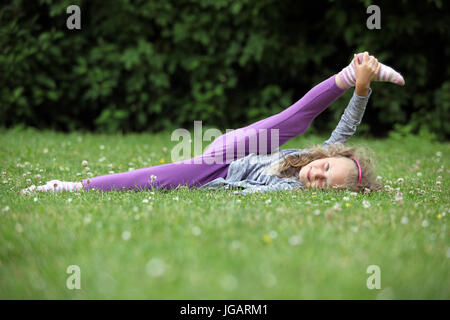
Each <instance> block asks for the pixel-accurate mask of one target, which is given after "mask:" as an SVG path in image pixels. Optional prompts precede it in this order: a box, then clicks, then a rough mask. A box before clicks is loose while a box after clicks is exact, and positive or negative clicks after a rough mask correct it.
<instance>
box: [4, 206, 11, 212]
mask: <svg viewBox="0 0 450 320" xmlns="http://www.w3.org/2000/svg"><path fill="white" fill-rule="evenodd" d="M9 209H10V208H9V206H5V207H4V208H3V209H2V211H3V212H7V211H9Z"/></svg>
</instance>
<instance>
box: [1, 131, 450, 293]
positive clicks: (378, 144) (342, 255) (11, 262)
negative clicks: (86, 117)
mask: <svg viewBox="0 0 450 320" xmlns="http://www.w3.org/2000/svg"><path fill="white" fill-rule="evenodd" d="M322 140H323V138H319V137H314V136H308V137H298V138H296V139H293V140H291V141H289V143H287V144H286V145H284V146H282V148H301V147H306V146H309V145H311V144H315V143H319V142H321V141H322ZM174 144H175V143H173V142H170V134H169V133H164V134H157V135H150V134H142V135H137V134H136V135H127V136H121V135H116V136H111V135H90V134H79V133H74V134H69V135H65V134H56V133H52V132H39V131H32V130H26V131H3V132H2V133H1V143H0V157H1V169H2V172H3V173H2V179H1V181H2V183H1V184H0V193H1V198H0V298H1V299H23V298H26V299H54V298H56V299H84V298H87V299H91V298H98V299H115V298H124V299H144V298H145V299H206V298H208V299H214V298H215V299H228V298H232V299H247V298H248V299H317V298H320V299H334V298H337V299H340V298H343V299H350V298H352V299H377V298H378V299H380V298H381V299H384V298H387V299H389V298H393V299H422V298H424V299H449V298H450V244H449V232H448V218H449V215H450V207H449V202H448V200H449V192H448V183H449V179H448V173H449V169H450V167H449V160H448V159H449V155H450V148H449V144H439V143H433V142H430V141H426V140H421V139H420V138H417V137H407V138H404V139H402V140H396V139H387V140H368V139H361V138H356V137H355V138H353V139H352V141H351V144H352V145H357V144H363V145H366V146H368V147H370V148H371V149H373V150H374V151H375V152H376V154H377V159H378V169H379V170H378V174H379V175H380V176H381V177H382V181H383V185H387V184H389V185H391V186H392V188H394V189H395V188H399V190H400V191H401V192H402V193H403V200H402V201H396V200H395V195H396V193H397V191H396V190H394V191H392V192H381V193H374V194H369V195H356V196H355V195H351V194H350V193H349V192H341V193H332V192H317V193H313V192H312V191H306V192H303V193H298V192H295V193H294V192H277V193H271V194H263V195H251V196H237V195H233V194H232V192H230V191H220V192H203V191H200V190H188V189H180V190H174V191H171V192H168V193H165V192H161V191H156V192H154V194H153V193H151V192H150V191H147V192H111V193H99V192H95V191H94V192H82V193H76V194H74V193H64V194H53V193H45V194H37V195H35V196H29V197H25V196H20V195H18V194H17V193H16V192H17V191H19V190H20V189H22V188H24V187H26V186H27V182H26V179H31V181H32V183H34V184H38V181H37V180H39V179H36V178H35V175H36V174H40V175H41V181H42V182H44V183H45V182H46V181H47V180H51V179H60V180H68V181H71V180H72V181H76V180H79V179H81V178H85V177H87V173H86V172H84V170H83V169H84V168H83V167H82V166H81V162H82V160H87V161H88V163H89V168H90V172H92V174H93V175H94V176H95V175H101V174H106V173H108V171H109V170H110V169H109V167H108V165H109V164H110V163H112V164H113V165H114V167H115V168H114V170H115V171H116V172H119V171H127V170H128V168H129V167H133V168H139V167H145V166H150V165H156V164H159V163H160V160H161V159H165V162H166V163H167V162H170V147H171V146H172V145H174ZM101 145H103V146H104V149H103V150H101V148H100V146H101ZM163 147H166V148H167V149H168V151H166V152H163V150H162V148H163ZM439 155H440V156H439ZM102 157H104V158H105V159H104V160H103V161H101V162H100V161H99V159H102ZM441 166H443V169H440V168H441ZM28 172H29V173H28ZM419 172H420V173H421V175H420V174H419V175H418V173H419ZM27 173H28V174H27ZM80 173H81V175H80ZM24 175H25V176H24ZM439 176H441V178H439ZM398 178H403V179H404V182H403V183H402V184H399V183H397V179H398ZM389 180H391V181H392V182H389ZM437 181H440V183H441V184H440V185H438V184H437V183H436V182H437ZM149 197H151V198H152V199H149ZM174 198H175V199H178V200H175V199H174ZM145 199H147V200H148V203H145V201H144V202H143V200H145ZM268 200H270V201H268ZM363 200H367V201H369V203H370V207H369V208H364V207H363V204H362V203H363ZM336 203H339V204H340V206H341V210H340V211H338V210H335V209H333V207H334V206H335V204H336ZM8 208H9V209H8ZM127 235H128V236H129V239H128V240H125V239H127ZM124 238H125V239H124ZM69 265H78V266H79V267H80V268H81V290H69V289H67V288H66V279H67V277H68V276H69V275H68V274H67V273H66V269H67V267H68V266H69ZM369 265H378V266H379V267H380V268H381V289H380V290H376V289H374V290H369V289H368V288H367V287H366V281H367V278H368V277H369V276H370V275H369V274H367V273H366V269H367V267H368V266H369Z"/></svg>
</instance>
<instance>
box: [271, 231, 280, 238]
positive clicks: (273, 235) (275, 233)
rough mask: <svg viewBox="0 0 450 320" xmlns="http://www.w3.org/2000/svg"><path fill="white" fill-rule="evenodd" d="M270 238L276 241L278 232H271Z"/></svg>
mask: <svg viewBox="0 0 450 320" xmlns="http://www.w3.org/2000/svg"><path fill="white" fill-rule="evenodd" d="M269 236H270V237H271V238H272V239H276V238H277V237H278V232H276V231H275V230H272V231H270V232H269Z"/></svg>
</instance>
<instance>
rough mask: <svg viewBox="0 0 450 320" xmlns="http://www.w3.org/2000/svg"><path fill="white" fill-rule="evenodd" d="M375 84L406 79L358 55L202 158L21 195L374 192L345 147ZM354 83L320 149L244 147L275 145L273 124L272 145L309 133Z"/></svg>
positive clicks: (361, 160) (355, 153)
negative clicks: (184, 190)
mask: <svg viewBox="0 0 450 320" xmlns="http://www.w3.org/2000/svg"><path fill="white" fill-rule="evenodd" d="M371 81H387V82H392V83H395V84H398V85H404V84H405V81H404V79H403V77H402V76H401V75H400V74H399V73H398V72H396V71H395V70H393V69H392V68H390V67H388V66H386V65H383V64H381V63H379V62H378V60H377V59H376V58H375V57H373V56H369V54H368V53H367V52H364V53H360V54H355V55H354V59H353V60H352V62H351V63H350V65H348V66H347V67H345V68H344V69H342V71H340V72H339V73H338V74H336V75H333V76H331V77H329V78H328V79H326V80H325V81H323V82H321V83H319V84H318V85H316V86H315V87H314V88H312V89H311V90H310V91H309V92H308V93H306V94H305V96H303V98H301V99H300V100H298V101H297V102H296V103H294V104H293V105H291V106H290V107H289V108H287V109H285V110H283V111H282V112H280V113H278V114H275V115H273V116H271V117H269V118H266V119H263V120H260V121H258V122H255V123H253V124H251V125H249V126H247V127H244V128H240V129H238V130H234V131H232V132H228V133H226V134H224V135H222V136H220V137H218V138H217V139H215V140H214V141H213V142H212V143H211V144H210V145H209V147H208V148H207V149H206V150H205V152H204V153H203V154H202V155H200V156H198V157H195V158H192V159H189V160H183V161H178V162H174V163H169V164H163V165H158V166H153V167H148V168H142V169H138V170H134V171H131V172H123V173H115V174H109V175H104V176H99V177H94V178H89V179H85V180H82V181H81V182H64V181H58V180H52V181H49V182H47V184H45V185H42V186H38V187H36V186H34V185H33V186H31V187H29V188H27V189H24V190H22V191H21V193H23V194H29V193H30V192H34V191H42V192H45V191H51V192H58V191H78V190H82V189H84V190H90V189H97V190H101V191H110V190H123V189H125V190H131V189H133V190H149V189H153V188H156V189H174V188H177V187H178V186H182V185H185V186H188V187H199V188H201V189H219V188H225V189H228V188H230V187H232V188H241V189H242V188H243V190H237V191H234V192H235V193H238V194H247V193H252V192H267V191H276V190H292V189H303V188H321V189H327V188H333V189H349V190H352V191H358V192H362V191H365V192H369V191H371V190H377V189H379V187H380V186H379V184H378V183H376V182H375V180H374V178H373V177H374V175H373V174H372V162H371V160H370V158H368V157H367V156H365V155H364V154H363V153H362V152H361V151H360V150H357V149H354V148H351V147H347V146H345V143H346V142H347V140H348V139H349V138H350V137H351V136H352V135H353V134H354V133H355V131H356V128H357V126H358V125H359V124H360V122H361V119H362V117H363V114H364V110H365V108H366V105H367V102H368V100H369V97H370V95H371V93H372V89H371V88H370V82H371ZM353 86H355V91H354V93H353V96H352V98H351V100H350V102H349V104H348V106H347V108H346V109H345V111H344V114H343V115H342V118H341V120H340V121H339V124H338V125H337V127H336V129H335V130H334V131H333V132H332V134H331V137H330V138H329V139H328V140H327V141H325V142H324V143H323V145H322V146H316V147H312V148H308V149H303V150H299V149H278V148H277V149H278V150H275V149H274V150H272V146H273V145H274V144H273V143H267V144H266V148H265V150H262V149H261V145H260V144H259V143H257V144H256V146H255V144H253V146H248V145H247V143H246V142H248V141H249V140H251V139H252V138H256V140H257V141H262V140H263V139H267V138H268V139H269V141H271V142H273V141H274V140H272V134H273V132H276V131H274V130H273V129H277V130H278V131H277V132H278V133H279V136H277V137H273V139H277V140H276V142H278V143H277V144H275V145H276V146H281V145H283V144H284V143H286V142H287V141H289V140H290V139H292V138H294V137H296V136H298V135H300V134H302V133H303V132H305V131H306V129H308V127H309V126H310V124H311V122H312V120H313V119H314V118H315V117H316V116H317V115H319V114H320V113H321V112H322V111H324V110H325V109H326V108H328V107H329V106H330V105H331V104H332V103H333V102H334V101H335V100H336V99H337V98H339V97H340V96H341V95H342V94H344V93H345V92H346V91H347V90H348V89H349V88H350V87H353ZM230 138H231V139H230ZM240 143H241V145H242V143H243V144H244V145H245V150H244V151H245V152H243V154H238V153H239V152H238V145H239V144H240ZM240 150H241V149H240ZM262 153H264V154H262ZM230 154H231V162H230V161H224V159H225V157H226V159H228V160H229V159H230ZM212 158H213V159H214V160H215V161H213V162H212V161H211V159H212ZM280 159H281V160H280ZM217 160H219V161H217Z"/></svg>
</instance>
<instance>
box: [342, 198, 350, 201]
mask: <svg viewBox="0 0 450 320" xmlns="http://www.w3.org/2000/svg"><path fill="white" fill-rule="evenodd" d="M342 200H344V201H350V198H349V197H343V198H342Z"/></svg>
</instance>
